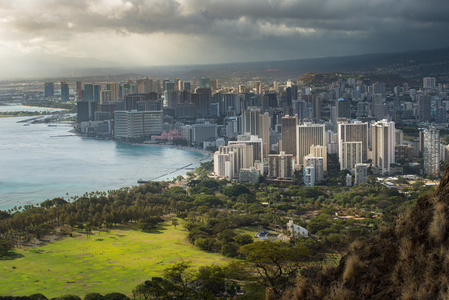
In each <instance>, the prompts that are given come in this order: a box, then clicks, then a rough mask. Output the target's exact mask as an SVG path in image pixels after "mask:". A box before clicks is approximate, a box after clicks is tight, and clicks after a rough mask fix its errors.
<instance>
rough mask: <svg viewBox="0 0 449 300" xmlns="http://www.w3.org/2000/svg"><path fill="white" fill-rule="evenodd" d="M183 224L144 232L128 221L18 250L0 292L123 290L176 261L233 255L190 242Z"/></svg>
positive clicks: (217, 260) (5, 267) (197, 262)
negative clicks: (218, 252)
mask: <svg viewBox="0 0 449 300" xmlns="http://www.w3.org/2000/svg"><path fill="white" fill-rule="evenodd" d="M186 236H187V231H186V230H184V229H183V228H182V226H177V229H175V228H174V227H173V226H169V225H168V222H167V223H166V225H165V227H164V229H163V230H161V231H160V233H144V232H140V231H137V230H132V229H131V228H127V227H122V228H117V229H114V230H112V231H111V233H105V232H101V235H98V232H97V231H95V232H94V235H92V236H90V237H89V238H87V237H86V236H85V235H84V234H79V235H77V236H76V237H75V235H74V237H68V238H66V239H63V240H60V241H57V242H54V243H50V244H47V245H44V246H41V247H39V248H34V249H30V250H20V249H19V250H15V252H16V253H17V254H18V255H23V257H21V258H16V259H14V260H0V270H1V271H0V295H26V296H27V295H31V294H34V293H42V294H44V295H45V296H47V297H56V296H61V295H65V294H77V295H79V296H81V297H82V298H83V297H84V295H85V294H87V293H91V292H98V293H101V294H103V295H104V294H106V293H110V292H120V293H124V294H127V295H130V294H131V293H132V289H133V288H134V287H135V286H136V285H138V284H140V283H142V282H144V281H145V280H147V279H150V278H151V277H152V276H161V275H162V273H163V270H164V269H165V268H167V267H169V266H170V265H171V264H172V263H174V262H177V261H180V260H189V261H192V262H193V265H194V266H195V267H197V266H201V265H209V264H223V263H226V262H228V261H229V260H228V259H226V258H224V257H223V256H222V255H220V254H215V253H207V252H203V251H200V250H199V249H197V248H195V247H193V246H192V245H190V244H189V243H188V242H187V240H186Z"/></svg>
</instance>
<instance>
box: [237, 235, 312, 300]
mask: <svg viewBox="0 0 449 300" xmlns="http://www.w3.org/2000/svg"><path fill="white" fill-rule="evenodd" d="M241 252H242V254H243V255H245V256H246V260H247V266H248V268H249V269H250V272H254V274H257V277H256V280H258V281H259V284H261V285H263V286H265V287H266V288H269V289H270V290H271V291H272V292H273V294H274V296H275V297H280V295H281V293H282V291H284V290H285V289H286V288H289V287H292V286H294V285H295V282H296V277H297V275H298V273H299V270H300V269H301V266H302V265H303V264H304V263H305V262H306V261H309V260H311V251H310V249H308V248H307V247H305V246H302V245H290V244H285V243H278V242H277V243H274V242H270V241H263V242H258V243H253V244H248V245H245V246H243V247H242V248H241Z"/></svg>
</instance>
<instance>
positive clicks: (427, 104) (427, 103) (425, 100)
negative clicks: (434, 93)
mask: <svg viewBox="0 0 449 300" xmlns="http://www.w3.org/2000/svg"><path fill="white" fill-rule="evenodd" d="M417 98H418V109H419V110H418V116H419V120H420V121H421V122H429V121H430V118H431V109H432V103H431V100H430V96H429V95H417Z"/></svg>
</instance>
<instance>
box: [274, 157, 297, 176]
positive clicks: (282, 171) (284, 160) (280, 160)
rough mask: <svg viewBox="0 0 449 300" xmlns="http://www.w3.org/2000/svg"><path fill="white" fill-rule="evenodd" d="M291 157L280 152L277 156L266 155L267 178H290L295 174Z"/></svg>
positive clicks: (293, 160)
mask: <svg viewBox="0 0 449 300" xmlns="http://www.w3.org/2000/svg"><path fill="white" fill-rule="evenodd" d="M294 163H295V159H294V158H293V155H291V154H287V153H285V152H284V151H281V152H280V153H279V154H269V155H268V177H271V178H292V177H293V175H294V172H295V166H294Z"/></svg>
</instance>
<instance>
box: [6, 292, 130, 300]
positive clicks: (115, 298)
mask: <svg viewBox="0 0 449 300" xmlns="http://www.w3.org/2000/svg"><path fill="white" fill-rule="evenodd" d="M83 299H84V300H130V298H129V297H128V296H126V295H124V294H122V293H108V294H106V295H101V294H100V293H89V294H86V295H85V296H84V298H83ZM0 300H81V297H80V296H78V295H72V294H67V295H63V296H60V297H54V298H50V299H48V298H47V297H45V296H44V295H43V294H41V293H37V294H33V295H30V296H1V295H0Z"/></svg>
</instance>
